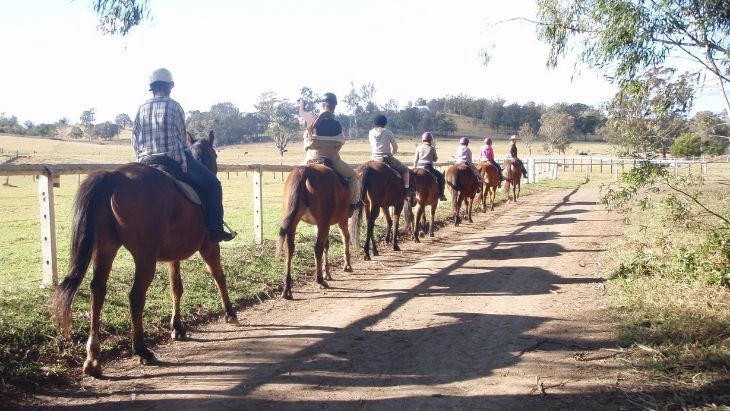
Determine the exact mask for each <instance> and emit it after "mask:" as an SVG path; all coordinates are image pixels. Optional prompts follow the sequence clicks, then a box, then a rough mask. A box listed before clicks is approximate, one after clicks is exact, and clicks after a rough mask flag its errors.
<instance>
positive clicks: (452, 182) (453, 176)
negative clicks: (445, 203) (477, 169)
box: [446, 163, 479, 226]
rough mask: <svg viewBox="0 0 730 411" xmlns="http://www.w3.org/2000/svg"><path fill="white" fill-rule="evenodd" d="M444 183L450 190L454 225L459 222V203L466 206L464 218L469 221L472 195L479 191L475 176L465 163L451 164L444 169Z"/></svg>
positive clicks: (472, 201)
mask: <svg viewBox="0 0 730 411" xmlns="http://www.w3.org/2000/svg"><path fill="white" fill-rule="evenodd" d="M446 184H448V185H449V189H450V190H451V205H452V207H451V208H452V211H453V215H454V225H455V226H458V225H459V224H460V223H461V215H460V212H461V203H464V207H465V208H466V218H467V220H468V221H469V222H470V223H473V222H474V221H473V220H472V219H471V210H472V206H473V205H474V196H476V194H477V193H478V192H479V181H478V180H477V176H476V175H474V173H473V172H472V171H471V170H470V169H469V166H468V165H467V164H466V163H456V164H452V165H451V166H450V167H449V168H448V169H447V170H446Z"/></svg>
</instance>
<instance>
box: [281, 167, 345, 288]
mask: <svg viewBox="0 0 730 411" xmlns="http://www.w3.org/2000/svg"><path fill="white" fill-rule="evenodd" d="M283 215H284V217H283V218H282V220H281V225H280V227H279V241H278V243H277V247H276V249H277V254H279V252H280V251H281V248H282V247H283V246H284V245H286V272H285V278H284V290H283V291H282V293H281V296H282V297H284V298H286V299H289V300H291V299H292V298H293V296H292V292H291V262H292V258H293V257H294V237H295V235H296V230H297V225H298V224H299V221H304V222H306V223H308V224H312V225H314V226H316V227H317V241H316V242H315V244H314V257H315V260H316V263H317V266H316V269H317V283H319V284H320V285H321V286H322V287H323V288H329V284H327V281H326V280H331V279H332V276H331V275H330V270H329V263H328V258H327V252H328V250H329V233H330V226H331V225H333V224H337V226H338V228H339V230H340V234H341V235H342V242H343V244H344V246H345V266H344V268H343V269H344V270H345V271H352V266H351V265H350V233H349V232H348V231H347V220H348V218H349V216H350V192H349V190H348V189H347V187H346V186H345V185H344V184H343V183H342V182H341V181H340V177H339V176H338V175H337V174H336V173H335V172H334V171H333V170H332V169H331V168H329V167H327V166H325V165H322V164H310V165H307V166H298V167H296V168H294V170H292V172H291V173H289V177H287V179H286V183H285V184H284V211H283ZM323 259H324V262H323V261H322V260H323ZM323 265H324V271H325V274H326V279H325V278H324V277H323V275H322V266H323Z"/></svg>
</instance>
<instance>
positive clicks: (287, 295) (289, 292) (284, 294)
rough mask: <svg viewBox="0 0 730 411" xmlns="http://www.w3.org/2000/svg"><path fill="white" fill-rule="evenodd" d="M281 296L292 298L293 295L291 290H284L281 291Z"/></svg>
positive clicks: (286, 298)
mask: <svg viewBox="0 0 730 411" xmlns="http://www.w3.org/2000/svg"><path fill="white" fill-rule="evenodd" d="M281 298H283V299H285V300H293V299H294V296H293V295H292V293H291V290H284V291H283V292H282V293H281Z"/></svg>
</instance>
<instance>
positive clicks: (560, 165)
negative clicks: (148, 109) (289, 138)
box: [0, 157, 707, 287]
mask: <svg viewBox="0 0 730 411" xmlns="http://www.w3.org/2000/svg"><path fill="white" fill-rule="evenodd" d="M524 161H525V166H526V167H527V171H528V180H527V182H528V183H536V182H538V181H541V180H546V179H550V180H556V179H558V170H563V172H565V171H567V170H570V169H572V171H573V172H575V171H576V168H577V169H578V172H580V173H585V175H586V177H589V176H590V174H591V173H594V172H598V173H604V171H605V172H608V173H610V174H614V176H615V178H618V174H619V170H623V169H624V167H625V166H627V165H628V166H631V165H633V164H635V162H634V160H624V159H603V158H600V159H593V158H590V157H578V158H567V157H559V158H557V157H556V158H526V159H525V160H524ZM666 163H667V164H669V165H670V166H672V167H673V168H674V170H675V172H676V170H678V168H679V167H680V166H681V165H688V166H690V167H691V165H692V164H698V163H700V164H701V167H702V173H703V174H705V173H706V172H707V163H706V162H698V161H681V160H668V161H667V162H666ZM450 164H451V163H438V164H435V165H436V166H437V167H442V168H443V167H446V166H448V165H450ZM120 165H121V164H0V176H18V175H22V176H28V175H32V176H37V178H38V202H39V206H40V207H39V208H40V234H41V237H40V238H41V250H42V252H41V254H42V265H43V268H42V275H43V277H42V278H43V284H44V286H49V287H51V286H55V285H56V284H57V283H58V267H57V258H56V253H57V250H56V218H55V207H54V199H55V196H54V192H53V187H54V180H57V179H58V178H59V177H60V176H61V175H69V174H78V175H81V174H89V173H92V172H96V171H110V170H113V169H115V168H117V167H118V166H120ZM355 166H356V165H355ZM293 168H294V166H291V165H272V164H221V165H219V166H218V172H219V173H226V172H249V171H250V172H252V174H253V187H252V189H253V204H252V207H253V229H254V241H255V242H256V243H257V244H261V243H262V242H263V233H264V226H263V202H264V199H263V187H262V181H263V178H262V175H263V173H264V172H289V171H291V170H292V169H293Z"/></svg>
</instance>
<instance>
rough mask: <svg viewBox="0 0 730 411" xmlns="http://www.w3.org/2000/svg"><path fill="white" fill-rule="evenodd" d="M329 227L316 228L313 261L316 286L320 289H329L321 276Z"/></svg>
mask: <svg viewBox="0 0 730 411" xmlns="http://www.w3.org/2000/svg"><path fill="white" fill-rule="evenodd" d="M329 235H330V228H329V225H326V224H321V225H318V226H317V242H316V243H315V244H314V259H315V261H316V264H317V265H316V267H317V268H316V270H317V284H319V285H320V286H321V287H322V288H330V286H329V284H327V281H326V280H325V279H324V276H323V274H322V260H323V257H324V253H325V249H326V244H327V241H328V240H329Z"/></svg>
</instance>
